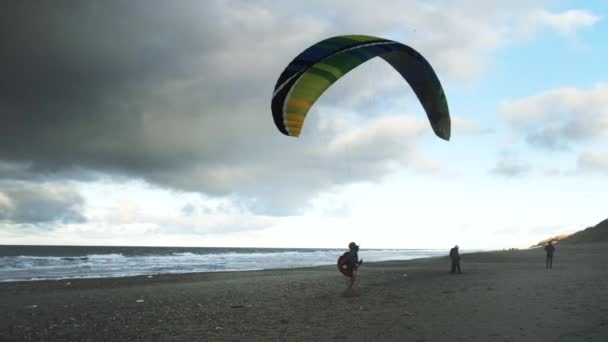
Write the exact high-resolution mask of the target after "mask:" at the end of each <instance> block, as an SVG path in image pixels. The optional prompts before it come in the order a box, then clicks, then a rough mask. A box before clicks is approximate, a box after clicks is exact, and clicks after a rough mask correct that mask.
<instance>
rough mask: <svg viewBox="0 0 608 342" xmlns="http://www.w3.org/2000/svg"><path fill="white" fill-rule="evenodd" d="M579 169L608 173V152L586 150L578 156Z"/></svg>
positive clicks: (581, 170) (580, 170)
mask: <svg viewBox="0 0 608 342" xmlns="http://www.w3.org/2000/svg"><path fill="white" fill-rule="evenodd" d="M577 165H578V171H579V172H589V173H599V174H605V175H608V152H607V151H604V152H585V153H582V154H581V155H580V156H579V158H578V162H577Z"/></svg>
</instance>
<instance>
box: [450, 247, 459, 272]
mask: <svg viewBox="0 0 608 342" xmlns="http://www.w3.org/2000/svg"><path fill="white" fill-rule="evenodd" d="M450 259H451V260H452V272H450V273H454V272H456V269H458V273H462V272H461V271H460V254H459V253H458V245H456V246H454V247H453V248H452V249H450Z"/></svg>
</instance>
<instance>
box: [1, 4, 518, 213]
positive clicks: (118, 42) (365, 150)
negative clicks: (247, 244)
mask: <svg viewBox="0 0 608 342" xmlns="http://www.w3.org/2000/svg"><path fill="white" fill-rule="evenodd" d="M522 3H523V2H522ZM483 4H487V2H483ZM469 5H471V6H470V7H471V8H477V9H479V8H480V3H476V2H471V3H470V4H469ZM326 6H327V4H325V2H323V1H311V2H300V3H293V2H268V1H262V2H251V1H158V0H146V1H142V0H133V1H117V0H105V1H81V2H77V1H62V0H58V1H4V2H1V3H0V75H2V76H1V77H0V119H1V121H2V124H1V125H0V179H14V180H15V179H16V180H36V181H40V180H44V179H48V178H51V179H54V178H62V179H74V178H78V179H85V180H86V179H90V178H91V177H95V175H98V174H112V175H119V176H122V177H132V178H142V179H145V180H146V181H148V182H150V183H153V184H156V185H160V186H163V187H170V188H174V189H180V190H186V191H194V192H203V193H206V194H208V195H211V196H229V197H230V198H235V201H237V202H239V201H240V203H244V204H245V205H247V206H251V207H252V208H254V210H256V211H261V212H266V213H270V212H272V213H281V212H283V213H284V212H288V211H293V210H294V208H295V209H298V208H301V207H302V205H303V203H304V202H306V201H307V200H309V199H310V198H311V196H314V195H315V194H316V193H318V192H319V191H320V190H323V189H329V188H331V187H332V186H335V185H340V184H346V183H350V182H358V181H374V180H378V179H380V178H381V177H383V176H384V175H386V174H387V173H390V172H391V171H392V170H395V168H396V166H399V167H403V166H407V165H412V164H414V163H415V157H414V156H416V155H417V154H416V153H414V152H415V150H416V146H415V144H414V138H415V137H416V136H417V135H418V134H419V132H418V131H415V132H409V131H407V130H405V131H400V132H393V131H391V130H390V129H387V128H386V127H384V126H382V125H381V124H379V126H378V127H379V128H378V127H375V126H373V125H372V127H370V126H368V128H369V129H368V132H358V131H356V130H353V127H344V126H340V125H338V124H334V123H329V124H327V123H326V122H323V120H324V119H321V118H320V115H319V113H318V112H314V109H313V111H311V113H310V114H311V115H310V117H309V118H308V119H307V124H306V125H307V126H306V127H305V131H304V132H303V136H302V137H301V138H300V139H293V138H288V137H284V136H281V135H280V134H279V133H278V132H277V130H276V129H275V127H274V124H273V123H272V119H271V114H270V109H269V102H270V96H271V93H272V89H273V87H274V83H275V81H276V77H277V75H279V74H280V72H281V71H282V69H283V67H284V66H285V65H286V64H287V63H288V62H289V61H290V60H291V59H292V58H293V57H294V56H295V55H297V54H298V53H299V52H301V51H302V49H303V48H304V47H306V46H308V45H310V44H313V43H315V42H317V41H319V40H321V39H323V38H326V37H328V36H331V35H337V34H348V33H368V32H369V33H370V34H378V35H382V34H384V33H386V32H401V31H402V30H403V26H404V22H407V23H408V25H413V26H416V27H417V28H418V30H417V32H426V33H425V34H428V35H430V36H433V37H436V38H434V39H433V40H432V41H433V44H430V45H429V44H423V42H424V41H425V39H421V37H422V36H420V35H418V33H416V34H412V35H411V36H408V37H409V38H411V39H409V40H411V41H412V42H413V43H414V44H417V43H419V44H418V45H417V46H421V47H422V48H423V49H424V53H425V55H426V56H427V57H428V58H429V60H431V61H437V63H434V65H435V66H437V69H436V70H437V71H438V72H440V73H441V74H446V75H455V76H456V77H460V76H462V75H463V73H464V74H466V75H467V77H469V78H470V77H472V76H471V75H476V74H477V73H478V72H480V71H481V68H482V67H481V66H482V65H483V64H484V63H480V58H481V57H480V56H485V52H487V51H491V50H492V49H493V48H494V47H495V46H499V45H500V42H501V41H502V40H504V37H503V33H501V32H500V31H499V30H494V31H493V30H492V29H493V28H494V27H495V26H496V25H495V18H494V17H493V16H495V15H497V14H496V13H493V14H491V15H490V16H489V15H488V13H487V12H486V11H479V12H475V13H474V14H471V13H469V11H467V9H466V8H460V7H458V8H456V7H448V6H444V5H442V4H441V3H437V4H434V5H432V6H429V5H427V4H424V3H420V2H416V1H410V2H404V1H393V2H391V3H390V6H388V5H387V6H386V7H383V8H380V9H378V8H377V6H376V5H373V4H371V3H364V2H357V3H353V2H351V1H336V2H335V3H332V5H331V6H332V8H333V10H331V11H328V10H326ZM484 6H485V5H484ZM528 6H529V5H528V4H525V5H513V8H509V11H513V13H518V12H520V11H525V10H527V8H528ZM490 7H492V6H491V5H487V8H490ZM389 8H390V10H389ZM484 8H485V7H484ZM414 9H415V10H416V11H414ZM412 12H416V13H420V15H416V16H412V15H411V14H410V13H412ZM482 12H483V13H482ZM371 13H373V14H374V16H373V20H363V18H367V16H368V15H370V14H371ZM399 13H402V15H398V14H399ZM338 14H339V15H338ZM465 14H466V17H467V19H468V20H467V21H466V23H465V21H463V20H461V18H462V17H463V15H465ZM438 17H440V18H442V19H446V22H450V23H451V24H450V25H451V29H450V30H445V29H443V28H441V27H439V26H438V25H436V21H437V20H438V19H437V18H438ZM357 18H361V19H357ZM442 19H441V20H442ZM406 35H409V33H408V34H406ZM463 37H467V38H466V39H465V40H466V42H467V44H461V43H456V44H455V43H454V42H455V41H462V40H463V39H464V38H463ZM478 38H479V39H478ZM457 39H459V40H457ZM446 46H449V54H445V53H444V52H445V47H446ZM445 55H449V56H450V58H449V60H445V58H442V57H441V56H445ZM384 67H386V66H384ZM379 70H384V71H386V72H387V73H388V74H390V68H384V69H379ZM373 71H374V72H375V71H378V69H374V70H373ZM368 74H369V72H368ZM383 75H384V74H379V75H373V76H375V79H379V78H381V79H382V80H380V81H375V82H376V83H375V86H377V90H374V91H371V92H370V89H363V87H360V86H359V84H361V83H362V82H363V83H364V82H365V81H366V80H368V79H369V78H368V75H366V74H365V72H362V73H361V74H356V73H354V74H353V76H352V81H351V82H342V85H340V84H337V87H338V90H339V87H342V93H341V92H339V91H336V89H334V91H333V92H328V93H327V95H324V98H323V101H324V104H325V105H326V106H327V107H331V105H332V104H335V103H336V102H338V101H342V103H343V104H344V103H346V104H347V105H348V106H342V107H341V108H348V109H349V110H354V111H356V110H357V109H360V108H359V107H360V106H361V105H362V104H363V105H365V104H366V103H367V104H369V100H370V99H375V98H376V97H377V95H378V94H379V93H383V94H386V93H392V92H398V93H399V94H404V92H405V93H407V92H409V93H408V95H405V96H404V97H403V98H406V99H408V100H410V101H412V103H414V104H415V106H416V107H415V108H417V112H416V115H422V116H421V118H422V119H423V120H424V116H423V114H421V108H420V106H419V104H418V103H417V101H416V99H415V97H414V96H412V93H411V90H410V89H409V87H408V86H407V84H405V82H403V81H402V80H398V79H397V81H398V82H393V81H394V80H395V79H396V78H395V79H393V81H391V80H390V79H389V80H388V83H387V82H385V81H384V77H383ZM390 75H393V76H394V73H392V74H390ZM465 78H466V77H465ZM387 79H388V78H387ZM396 84H397V85H396ZM395 87H397V88H395ZM332 88H333V87H332ZM344 94H348V96H345V95H344ZM408 96H409V97H408ZM403 114H408V113H403ZM378 116H380V115H378ZM406 125H409V123H405V124H403V125H402V126H399V125H398V126H399V127H405V126H406ZM321 126H324V127H325V128H324V129H321V128H320V127H321ZM416 127H418V126H416ZM424 131H425V132H427V134H432V133H430V130H429V127H428V124H427V123H425V126H424ZM374 132H380V133H374ZM382 133H384V135H382ZM344 134H346V136H352V137H354V138H353V139H352V140H350V142H349V143H347V144H340V139H341V137H340V136H341V135H344ZM328 145H332V146H334V147H335V148H334V149H333V150H328V149H327V146H328ZM345 146H350V147H351V148H350V149H348V148H346V147H345Z"/></svg>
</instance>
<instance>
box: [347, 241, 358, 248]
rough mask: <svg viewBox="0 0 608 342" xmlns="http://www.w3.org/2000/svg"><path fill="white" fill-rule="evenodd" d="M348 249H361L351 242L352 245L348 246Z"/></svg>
mask: <svg viewBox="0 0 608 342" xmlns="http://www.w3.org/2000/svg"><path fill="white" fill-rule="evenodd" d="M348 248H350V249H359V246H358V245H357V244H356V243H354V242H351V243H349V244H348Z"/></svg>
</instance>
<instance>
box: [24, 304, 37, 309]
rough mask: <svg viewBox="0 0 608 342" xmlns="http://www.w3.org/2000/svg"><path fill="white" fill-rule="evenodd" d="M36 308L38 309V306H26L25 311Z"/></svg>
mask: <svg viewBox="0 0 608 342" xmlns="http://www.w3.org/2000/svg"><path fill="white" fill-rule="evenodd" d="M37 307H38V305H36V304H34V305H28V306H26V308H27V309H35V308H37Z"/></svg>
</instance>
